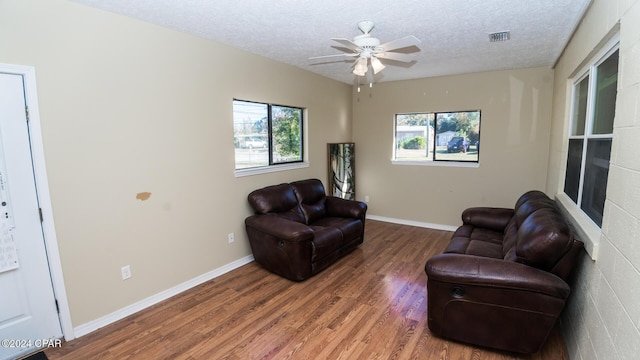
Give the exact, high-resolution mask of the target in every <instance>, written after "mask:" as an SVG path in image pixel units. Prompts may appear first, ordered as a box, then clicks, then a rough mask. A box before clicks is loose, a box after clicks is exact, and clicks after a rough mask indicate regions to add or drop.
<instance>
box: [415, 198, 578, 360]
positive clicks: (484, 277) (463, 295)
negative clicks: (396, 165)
mask: <svg viewBox="0 0 640 360" xmlns="http://www.w3.org/2000/svg"><path fill="white" fill-rule="evenodd" d="M462 220H463V225H462V226H460V227H459V228H458V229H457V230H456V231H455V233H454V234H453V236H452V238H451V240H450V242H449V245H448V246H447V248H446V249H445V251H444V253H443V254H439V255H436V256H434V257H432V258H430V259H429V260H428V261H427V263H426V265H425V271H426V273H427V276H428V281H427V293H428V306H427V307H428V324H429V329H430V330H431V332H432V333H433V334H435V335H437V336H440V337H443V338H448V339H452V340H456V341H461V342H465V343H470V344H474V345H479V346H483V347H489V348H494V349H499V350H505V351H510V352H518V353H529V354H531V353H535V352H537V351H538V350H540V348H541V347H542V345H543V344H544V342H545V340H546V338H547V336H548V335H549V333H550V332H551V330H552V329H553V326H554V324H555V322H556V319H557V318H558V316H559V315H560V313H561V312H562V309H563V308H564V305H565V301H566V300H567V297H568V296H569V293H570V286H569V284H568V278H569V276H570V273H571V270H572V269H573V268H574V267H575V266H576V263H577V261H576V260H577V259H578V256H579V255H581V254H582V248H583V243H582V242H580V241H579V240H577V239H574V237H573V235H572V231H571V229H570V227H569V225H568V224H567V222H566V221H565V220H564V218H563V217H562V215H561V213H560V211H559V209H558V208H557V207H556V204H555V202H554V201H553V200H551V199H550V198H549V197H547V196H546V195H545V194H544V193H542V192H540V191H530V192H527V193H525V194H524V195H522V196H521V197H520V198H519V199H518V201H517V202H516V204H515V208H514V209H504V208H487V207H476V208H469V209H467V210H465V211H464V212H463V213H462Z"/></svg>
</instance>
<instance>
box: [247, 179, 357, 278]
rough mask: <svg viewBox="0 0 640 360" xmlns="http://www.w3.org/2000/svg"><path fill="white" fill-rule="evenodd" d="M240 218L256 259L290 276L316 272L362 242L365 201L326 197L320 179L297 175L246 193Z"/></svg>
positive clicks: (308, 274)
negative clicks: (248, 211)
mask: <svg viewBox="0 0 640 360" xmlns="http://www.w3.org/2000/svg"><path fill="white" fill-rule="evenodd" d="M248 200H249V204H250V205H251V207H252V208H253V210H254V212H255V214H254V215H252V216H250V217H248V218H247V219H246V220H245V225H246V229H247V235H248V236H249V244H250V245H251V251H252V252H253V257H254V258H255V260H256V262H258V263H259V264H260V265H262V266H263V267H264V268H265V269H267V270H269V271H271V272H273V273H276V274H278V275H281V276H283V277H285V278H287V279H289V280H293V281H302V280H305V279H307V278H309V277H311V276H312V275H315V274H317V273H318V272H320V271H322V270H323V269H325V268H327V267H328V266H329V265H331V264H332V263H334V262H335V261H336V260H338V259H339V258H341V257H342V256H344V255H345V254H347V253H349V252H350V251H352V250H354V249H355V248H356V247H358V245H360V244H362V241H363V239H364V224H365V214H366V212H367V205H366V204H365V203H363V202H359V201H353V200H345V199H341V198H337V197H332V196H326V194H325V190H324V186H323V185H322V182H321V181H320V180H317V179H309V180H301V181H296V182H292V183H290V184H280V185H272V186H267V187H265V188H262V189H258V190H255V191H253V192H251V193H250V194H249V196H248Z"/></svg>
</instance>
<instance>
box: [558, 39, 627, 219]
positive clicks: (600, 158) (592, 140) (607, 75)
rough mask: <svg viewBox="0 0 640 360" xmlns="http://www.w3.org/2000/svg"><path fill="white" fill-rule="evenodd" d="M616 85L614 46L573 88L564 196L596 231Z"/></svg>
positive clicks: (599, 215)
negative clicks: (589, 220)
mask: <svg viewBox="0 0 640 360" xmlns="http://www.w3.org/2000/svg"><path fill="white" fill-rule="evenodd" d="M617 85H618V49H617V45H616V46H615V47H614V48H613V49H611V50H610V51H609V52H608V53H606V54H605V56H603V57H601V58H599V60H598V61H597V62H594V63H593V64H591V65H590V66H589V68H588V69H587V70H586V71H585V72H582V73H581V75H580V76H579V77H578V78H577V80H576V81H575V82H574V85H573V95H572V106H571V128H570V134H569V148H568V151H567V167H566V174H565V182H564V192H565V194H567V196H569V198H571V200H572V201H573V202H574V203H575V204H576V205H577V206H578V207H579V208H580V209H581V210H582V211H583V212H584V213H585V214H586V215H587V216H589V218H591V220H593V222H594V223H596V224H597V225H598V226H599V227H602V215H603V212H604V201H605V197H606V190H607V176H608V174H609V158H610V155H611V141H612V138H613V119H614V116H615V106H616V94H617Z"/></svg>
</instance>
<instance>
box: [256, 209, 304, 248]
mask: <svg viewBox="0 0 640 360" xmlns="http://www.w3.org/2000/svg"><path fill="white" fill-rule="evenodd" d="M244 223H245V225H246V226H247V227H251V228H254V229H256V230H257V231H259V232H261V233H264V234H268V235H271V236H274V237H276V238H278V239H281V240H286V241H296V242H297V241H306V240H311V239H313V230H312V229H311V228H310V227H309V226H307V225H305V224H302V223H299V222H296V221H292V220H287V219H284V218H281V217H278V216H275V215H252V216H249V217H248V218H246V219H245V221H244Z"/></svg>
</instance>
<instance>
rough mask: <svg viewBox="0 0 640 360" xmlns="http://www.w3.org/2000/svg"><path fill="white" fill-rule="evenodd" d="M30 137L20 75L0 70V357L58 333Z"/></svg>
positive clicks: (30, 347)
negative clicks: (0, 71)
mask: <svg viewBox="0 0 640 360" xmlns="http://www.w3.org/2000/svg"><path fill="white" fill-rule="evenodd" d="M29 140H30V139H29V130H28V126H27V113H26V111H25V97H24V85H23V78H22V76H21V75H14V74H4V73H0V196H1V197H2V198H1V199H0V342H1V343H0V359H13V358H16V357H18V356H20V355H24V354H26V353H29V352H31V351H34V350H35V349H36V348H39V347H47V346H51V342H54V341H57V340H54V339H58V338H60V337H61V336H62V329H61V326H60V319H59V317H58V312H57V306H56V301H55V297H54V293H53V285H52V282H51V275H50V272H49V265H48V261H47V253H46V248H45V242H44V237H43V229H42V224H41V222H40V212H39V206H38V197H37V194H36V185H35V180H34V173H33V164H32V159H31V146H30V142H29Z"/></svg>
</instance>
